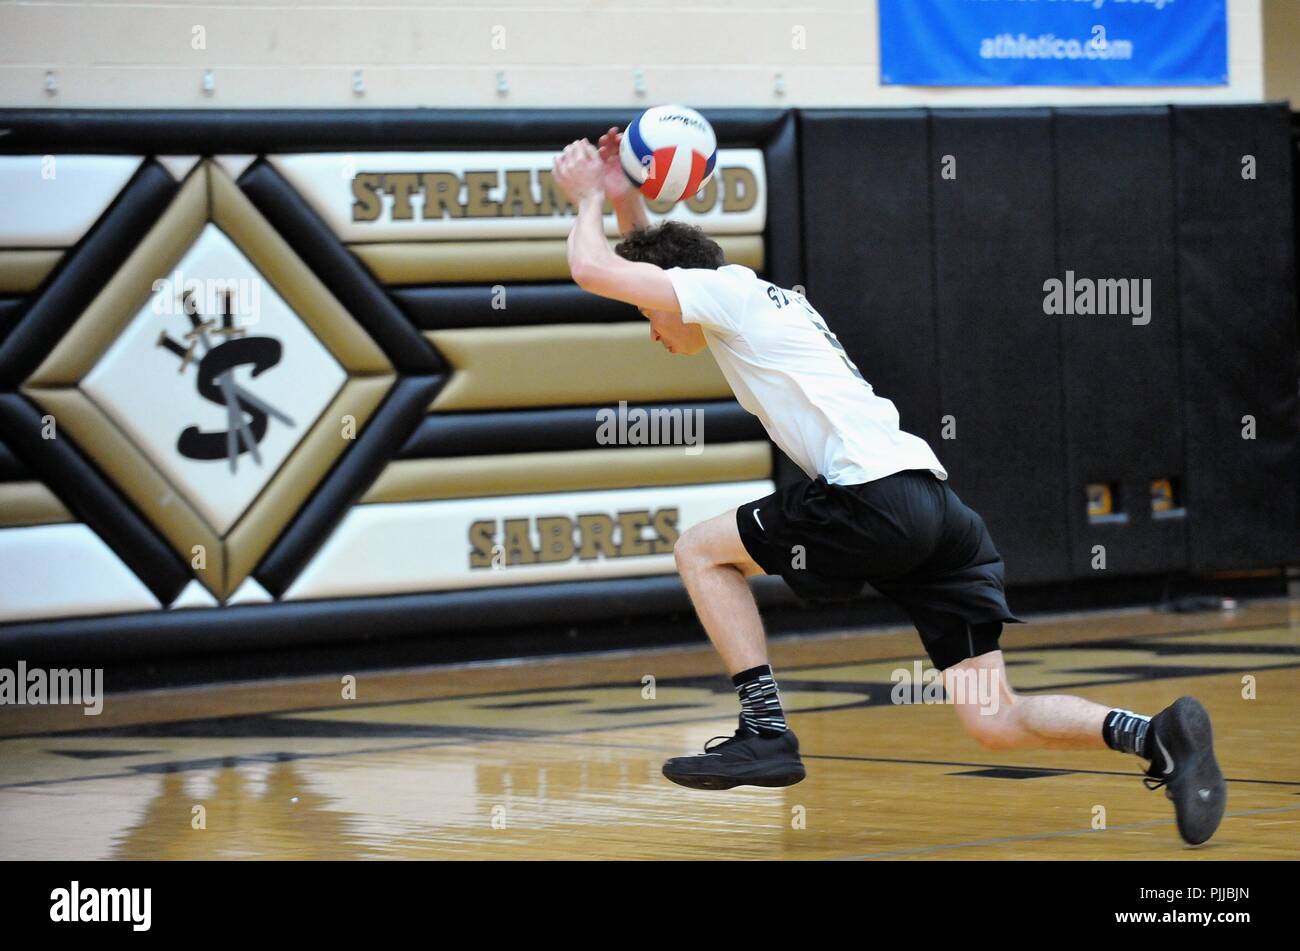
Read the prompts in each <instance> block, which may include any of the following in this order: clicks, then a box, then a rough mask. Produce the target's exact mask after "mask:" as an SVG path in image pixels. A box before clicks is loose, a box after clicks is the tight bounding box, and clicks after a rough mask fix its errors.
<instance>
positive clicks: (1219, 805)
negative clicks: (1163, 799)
mask: <svg viewBox="0 0 1300 951" xmlns="http://www.w3.org/2000/svg"><path fill="white" fill-rule="evenodd" d="M943 679H944V692H945V695H946V696H947V697H948V699H949V701H950V702H952V704H953V707H954V709H955V710H956V713H957V719H958V721H959V722H960V723H961V725H962V727H963V728H964V729H965V730H966V732H967V733H969V734H970V735H971V736H972V737H974V738H975V739H976V740H977V741H978V742H979V743H980V744H982V745H983V746H985V747H987V748H989V749H997V750H1009V749H1044V748H1046V749H1101V748H1106V747H1109V748H1110V749H1114V750H1117V751H1119V752H1123V753H1135V754H1137V755H1138V756H1139V757H1141V758H1143V759H1144V760H1146V761H1147V762H1148V767H1147V776H1148V779H1147V780H1146V782H1147V784H1148V787H1149V788H1152V789H1155V788H1159V787H1160V786H1165V787H1166V788H1165V794H1166V795H1167V796H1168V797H1169V799H1170V800H1171V801H1172V802H1173V804H1174V813H1175V816H1176V818H1177V822H1178V832H1179V834H1180V835H1181V836H1182V837H1183V839H1184V840H1185V841H1187V842H1188V843H1190V844H1192V845H1199V844H1200V843H1202V842H1204V841H1206V840H1207V839H1209V838H1210V836H1212V835H1213V834H1214V831H1215V830H1216V829H1217V828H1218V826H1219V822H1220V820H1221V819H1222V818H1223V811H1224V808H1225V807H1226V805H1227V786H1226V784H1225V783H1224V781H1223V774H1222V772H1220V770H1219V765H1218V762H1217V761H1216V759H1215V756H1214V742H1213V735H1212V731H1211V728H1210V717H1209V714H1208V713H1207V712H1206V710H1205V708H1204V707H1203V706H1202V705H1201V704H1200V702H1199V701H1197V700H1195V699H1194V698H1192V697H1182V698H1180V699H1178V700H1176V701H1175V702H1174V703H1173V704H1171V705H1170V706H1168V707H1166V708H1165V709H1164V710H1162V711H1161V712H1160V713H1157V714H1156V715H1155V716H1154V717H1145V716H1142V715H1141V714H1137V713H1133V712H1131V711H1129V710H1122V709H1117V708H1114V707H1108V706H1105V705H1103V704H1098V703H1093V702H1092V701H1091V700H1085V699H1083V698H1082V697H1075V696H1071V695H1068V694H1046V695H1041V696H1040V695H1037V694H1034V695H1026V694H1018V693H1016V692H1015V690H1014V689H1012V687H1011V684H1010V682H1009V681H1008V679H1007V675H1006V667H1005V665H1004V663H1003V658H1002V651H1000V650H993V651H989V652H988V653H983V654H979V655H978V656H974V657H968V658H966V659H965V660H962V661H960V662H958V663H956V664H953V665H951V666H949V667H947V668H945V669H944V671H943Z"/></svg>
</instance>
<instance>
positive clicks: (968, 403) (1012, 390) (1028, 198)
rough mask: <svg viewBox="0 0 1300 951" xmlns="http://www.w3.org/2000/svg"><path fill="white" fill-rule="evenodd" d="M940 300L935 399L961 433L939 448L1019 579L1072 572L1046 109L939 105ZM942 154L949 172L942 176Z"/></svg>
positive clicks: (934, 121)
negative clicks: (1050, 293)
mask: <svg viewBox="0 0 1300 951" xmlns="http://www.w3.org/2000/svg"><path fill="white" fill-rule="evenodd" d="M931 136H932V138H931V151H930V161H929V163H928V170H929V175H930V176H931V182H932V186H933V194H934V199H933V206H934V237H935V244H934V248H935V277H936V294H935V306H936V309H937V314H938V321H939V376H940V393H941V396H942V402H941V408H942V411H943V413H944V414H951V415H953V416H954V417H955V418H956V436H957V438H956V439H952V440H944V441H943V442H942V443H940V444H938V445H937V446H936V447H935V450H936V452H938V453H939V456H940V459H941V461H942V462H943V463H944V465H945V467H946V468H947V469H948V471H949V474H950V476H951V480H952V486H953V488H954V489H955V490H956V491H957V493H958V494H959V495H960V496H961V497H962V499H963V500H964V501H965V502H966V503H967V504H968V505H970V506H971V507H972V508H974V509H975V510H976V511H977V512H979V513H980V514H981V515H983V516H984V520H985V522H986V523H987V524H988V527H989V530H990V532H991V533H992V536H993V541H994V544H995V545H996V546H997V548H998V550H999V552H1001V554H1002V556H1003V558H1004V559H1005V560H1006V563H1007V580H1008V581H1009V582H1012V583H1025V582H1034V581H1048V580H1057V579H1061V578H1064V577H1067V576H1068V575H1069V573H1070V543H1069V531H1068V529H1069V523H1068V519H1067V517H1066V511H1065V500H1066V495H1067V492H1066V485H1065V471H1066V465H1065V438H1064V434H1063V433H1062V426H1061V420H1062V413H1061V357H1060V322H1059V320H1058V319H1056V318H1050V317H1047V316H1045V315H1044V314H1043V282H1044V281H1046V280H1047V279H1048V278H1050V277H1052V276H1054V275H1056V274H1057V271H1058V265H1057V261H1056V255H1055V247H1054V245H1055V233H1054V222H1053V208H1054V204H1055V202H1054V194H1053V181H1052V139H1051V116H1050V114H1049V113H1048V112H1047V110H1039V109H1026V110H1017V111H1000V110H983V111H980V112H961V111H936V112H934V113H933V114H932V116H931ZM945 155H951V156H953V157H954V158H955V160H956V174H957V177H956V179H954V180H944V179H942V178H940V169H941V166H940V162H941V160H942V157H943V156H945Z"/></svg>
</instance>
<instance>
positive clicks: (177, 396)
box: [22, 162, 396, 598]
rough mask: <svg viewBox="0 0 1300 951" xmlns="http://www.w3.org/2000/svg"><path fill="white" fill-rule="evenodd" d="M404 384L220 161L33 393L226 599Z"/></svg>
mask: <svg viewBox="0 0 1300 951" xmlns="http://www.w3.org/2000/svg"><path fill="white" fill-rule="evenodd" d="M395 379H396V374H395V371H394V369H393V367H392V365H391V364H390V362H389V361H388V359H387V358H386V357H385V355H384V353H383V351H382V350H381V349H380V348H379V347H378V345H377V344H376V343H375V342H374V341H373V340H372V339H371V338H370V337H369V335H367V334H366V332H365V331H364V330H363V329H362V328H361V326H360V325H359V324H358V323H357V322H356V321H355V319H354V318H353V317H352V316H351V315H350V314H348V313H347V311H346V310H345V309H344V307H343V305H342V304H340V303H339V301H338V300H337V299H336V298H335V297H334V296H333V295H332V294H331V293H330V291H329V290H328V289H327V288H326V287H325V285H324V284H323V283H322V282H321V281H320V280H319V278H317V277H316V276H315V274H314V273H313V272H312V271H311V270H310V268H308V267H307V266H306V265H305V264H304V263H303V262H302V261H301V259H300V258H298V256H297V255H296V254H295V253H294V252H293V250H292V249H291V248H290V247H289V245H288V244H287V243H286V242H285V241H284V239H283V238H282V237H281V236H280V235H279V233H278V232H277V231H276V230H275V229H274V228H273V227H272V226H271V225H270V224H269V223H268V222H267V221H266V220H265V218H263V217H262V215H261V214H260V213H259V212H258V211H257V209H256V208H255V207H254V206H253V204H252V203H251V202H250V201H249V200H248V198H247V197H246V196H245V195H244V194H243V193H242V192H241V191H240V190H239V189H238V188H237V187H236V186H235V184H234V182H232V181H231V180H230V179H229V177H228V176H227V175H226V173H225V172H224V171H223V170H222V169H221V168H220V167H219V166H217V165H215V164H213V163H212V162H203V163H201V164H199V165H198V166H197V167H196V168H195V170H194V171H193V172H192V173H191V174H190V175H189V177H188V178H187V179H186V181H185V183H184V184H183V185H182V187H181V189H180V191H179V192H178V193H177V195H176V197H175V198H174V199H173V200H172V203H171V204H170V206H168V208H167V209H166V211H164V212H163V214H162V216H161V218H160V219H159V220H158V222H157V224H156V225H155V226H154V227H153V228H152V229H151V230H150V232H149V233H148V234H147V235H146V236H145V237H144V239H143V240H142V241H141V242H140V243H139V244H138V245H137V246H136V248H135V250H134V251H133V252H132V253H131V254H130V255H129V256H128V257H127V259H126V261H125V262H124V263H123V264H122V266H121V268H120V269H119V270H118V272H117V273H116V274H115V275H114V276H113V277H112V278H111V279H110V280H109V282H108V283H107V285H105V287H104V288H103V290H102V291H101V292H100V293H99V294H98V295H97V296H96V297H95V298H94V299H93V301H91V303H90V305H89V307H87V308H86V310H85V312H84V313H83V314H82V315H81V316H80V318H78V320H77V321H76V323H75V324H73V326H72V328H71V329H70V330H69V331H68V333H67V334H66V335H65V336H64V337H63V338H62V339H61V340H60V341H59V343H58V344H57V345H56V346H55V347H54V349H53V350H52V351H51V352H50V353H49V354H48V355H47V356H46V358H45V360H44V362H42V363H41V364H40V366H39V367H37V369H36V370H35V372H34V373H32V375H31V376H30V377H29V378H28V379H27V380H26V381H25V382H24V384H23V386H22V390H23V392H24V394H25V395H27V396H28V397H29V398H30V399H32V400H33V401H35V402H36V403H37V404H38V405H39V406H41V407H42V408H43V409H44V410H45V411H46V412H48V413H50V414H52V415H53V416H54V417H55V418H56V420H57V421H58V425H59V427H60V430H61V431H64V432H67V433H69V434H70V435H71V437H72V438H73V440H74V441H75V442H76V444H77V445H78V446H79V447H80V448H81V449H82V451H83V452H85V453H86V455H88V456H90V458H91V459H92V460H93V461H94V462H95V463H96V464H97V465H98V466H99V468H100V469H101V470H102V471H103V472H104V473H105V474H106V475H107V476H108V477H109V478H110V479H111V480H112V481H113V482H114V483H115V484H116V485H117V487H118V489H119V490H120V491H121V492H122V493H123V494H124V495H126V496H127V497H128V498H129V499H130V500H131V501H132V502H133V503H134V504H135V506H136V507H137V508H138V509H139V510H140V511H141V513H143V514H144V516H145V517H146V519H148V521H149V522H150V523H151V524H152V525H153V526H154V528H155V529H157V530H158V532H159V533H161V534H162V535H163V536H164V537H165V538H166V539H167V540H168V542H170V543H171V545H172V546H173V547H174V548H175V549H176V551H177V552H178V553H179V554H180V555H181V557H182V558H184V559H185V560H186V562H188V563H189V564H190V565H191V567H192V569H193V571H194V574H195V575H196V576H197V577H198V578H199V579H200V580H201V581H202V582H203V584H204V585H205V586H207V587H208V588H209V589H210V590H211V591H212V592H213V593H214V594H215V595H216V596H217V597H219V598H225V597H227V596H229V594H230V593H231V592H232V591H233V590H234V589H235V588H236V587H238V585H239V584H240V583H241V582H242V581H243V580H244V579H245V578H246V577H247V576H248V575H249V573H250V572H251V571H252V570H253V568H254V567H255V566H256V564H257V562H258V560H259V559H260V558H261V556H262V555H263V554H264V553H265V552H266V551H267V549H268V548H269V547H270V545H271V544H272V543H273V542H274V541H275V539H276V538H277V537H278V536H279V534H280V532H281V531H282V530H283V529H284V528H285V526H286V525H287V524H288V522H289V521H290V520H291V519H292V518H293V516H294V514H295V513H296V512H297V510H298V509H299V508H300V507H301V505H302V503H303V502H304V500H305V499H306V498H307V497H308V496H309V495H310V493H311V491H312V490H313V489H314V488H315V486H316V485H317V484H318V483H319V482H320V481H321V479H322V478H323V477H324V476H325V475H326V473H327V472H328V471H329V469H330V468H331V466H332V465H333V464H334V462H335V461H336V460H337V458H338V457H339V456H340V455H341V454H342V453H343V452H345V451H346V450H347V447H348V444H349V440H350V439H351V438H352V437H353V436H355V434H356V433H357V432H358V431H359V430H360V429H361V427H362V426H364V425H365V423H366V421H367V420H368V419H369V417H370V416H371V414H372V413H374V411H375V410H376V408H377V407H378V406H379V404H380V403H381V402H382V400H383V399H384V397H385V395H386V394H387V392H388V391H389V389H390V388H391V387H392V385H393V383H394V381H395Z"/></svg>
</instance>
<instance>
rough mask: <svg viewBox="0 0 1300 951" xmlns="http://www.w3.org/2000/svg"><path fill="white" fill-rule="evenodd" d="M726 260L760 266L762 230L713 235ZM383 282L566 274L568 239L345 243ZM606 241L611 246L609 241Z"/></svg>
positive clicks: (502, 279)
mask: <svg viewBox="0 0 1300 951" xmlns="http://www.w3.org/2000/svg"><path fill="white" fill-rule="evenodd" d="M713 239H714V240H715V241H717V242H718V244H719V245H720V246H721V247H722V252H723V254H724V255H725V256H726V258H727V261H728V262H729V263H731V264H743V265H745V266H746V267H748V268H752V269H753V270H755V271H761V270H762V269H763V238H762V236H761V235H714V236H713ZM349 247H350V248H351V249H352V252H353V253H354V254H355V255H356V256H357V257H359V258H360V259H361V260H362V261H363V262H364V263H365V265H366V266H367V267H368V268H370V270H371V271H373V272H374V273H375V276H376V277H377V278H379V280H380V281H382V282H383V283H385V284H455V283H473V284H498V283H504V282H506V281H563V280H568V279H569V261H568V244H567V241H566V240H565V239H562V238H555V239H547V240H537V241H422V242H419V243H414V242H399V241H389V242H384V243H381V244H353V245H349ZM610 247H613V245H612V244H611V245H610Z"/></svg>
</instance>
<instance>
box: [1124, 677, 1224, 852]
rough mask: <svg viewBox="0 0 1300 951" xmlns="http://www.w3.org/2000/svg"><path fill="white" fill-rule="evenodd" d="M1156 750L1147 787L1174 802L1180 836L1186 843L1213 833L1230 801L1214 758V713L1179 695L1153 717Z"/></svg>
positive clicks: (1198, 843) (1198, 841) (1148, 774)
mask: <svg viewBox="0 0 1300 951" xmlns="http://www.w3.org/2000/svg"><path fill="white" fill-rule="evenodd" d="M1150 729H1151V735H1152V740H1153V742H1154V745H1155V748H1154V750H1153V753H1154V755H1153V758H1152V760H1151V765H1150V766H1149V767H1148V768H1147V778H1146V779H1144V780H1142V782H1143V783H1144V784H1145V785H1146V787H1147V789H1159V788H1160V787H1161V786H1164V787H1165V795H1166V796H1168V797H1169V799H1170V800H1171V801H1172V802H1173V804H1174V815H1175V816H1176V817H1177V819H1178V834H1179V835H1181V836H1182V837H1183V840H1184V841H1185V842H1187V844H1188V845H1200V844H1201V843H1202V842H1204V841H1206V840H1207V839H1209V838H1210V836H1212V835H1214V830H1215V829H1217V828H1219V821H1220V820H1221V819H1222V818H1223V810H1224V807H1225V806H1226V805H1227V803H1228V785H1227V783H1225V782H1224V781H1223V773H1222V772H1220V770H1219V764H1218V762H1217V761H1216V760H1215V758H1214V739H1213V737H1212V736H1211V734H1210V714H1209V713H1207V712H1206V710H1205V707H1203V706H1201V703H1200V701H1199V700H1195V699H1193V698H1192V697H1179V698H1178V699H1177V700H1175V701H1174V702H1173V703H1172V704H1170V705H1169V706H1167V707H1165V709H1163V710H1161V711H1160V712H1159V713H1157V714H1156V715H1155V716H1153V717H1152V718H1151V727H1150Z"/></svg>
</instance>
